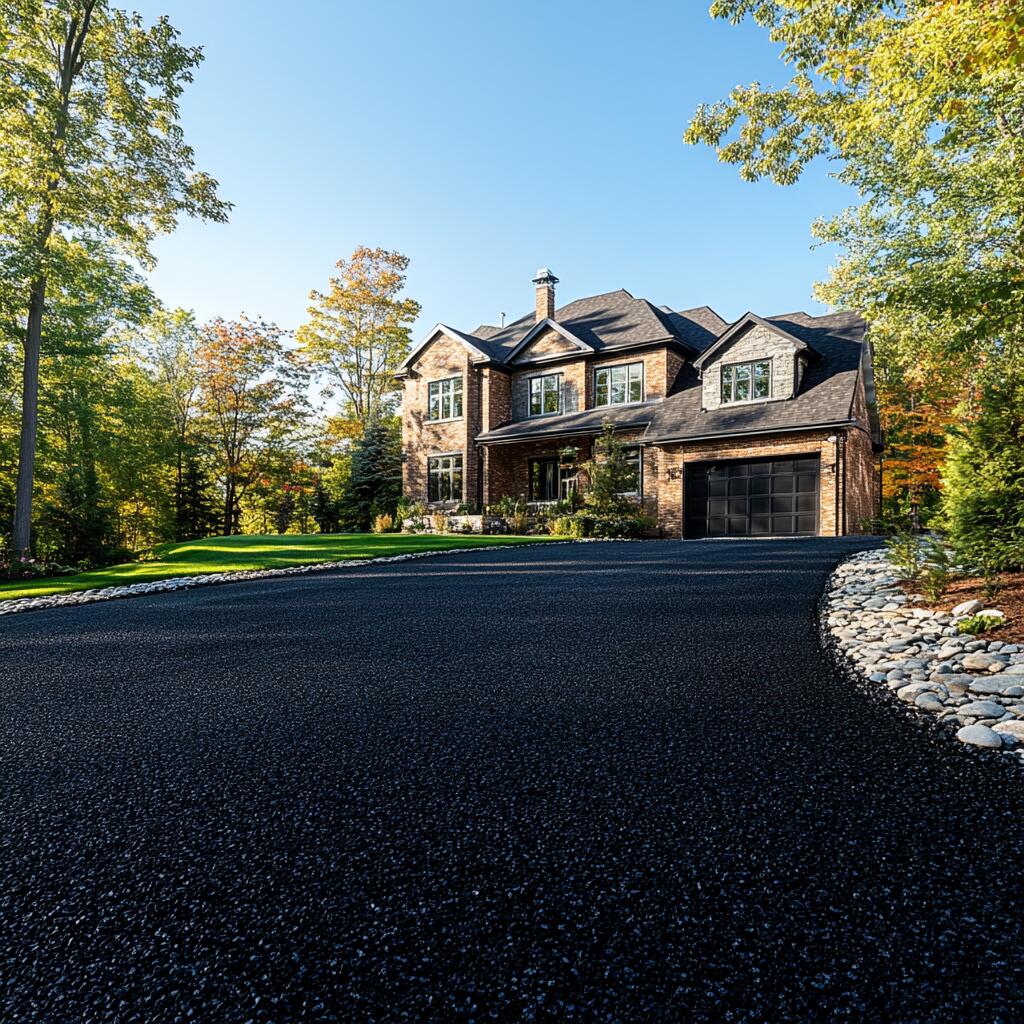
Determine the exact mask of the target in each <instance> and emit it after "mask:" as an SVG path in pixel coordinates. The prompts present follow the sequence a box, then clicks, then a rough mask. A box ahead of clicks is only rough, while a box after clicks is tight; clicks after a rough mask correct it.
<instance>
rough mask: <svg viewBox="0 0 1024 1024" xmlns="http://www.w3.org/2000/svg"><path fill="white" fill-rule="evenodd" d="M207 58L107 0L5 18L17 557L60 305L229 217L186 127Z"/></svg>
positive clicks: (1, 97) (3, 172) (1, 294)
mask: <svg viewBox="0 0 1024 1024" xmlns="http://www.w3.org/2000/svg"><path fill="white" fill-rule="evenodd" d="M201 56H202V55H201V53H200V51H199V50H198V49H196V48H193V47H185V46H182V45H181V44H180V43H179V42H178V40H177V33H176V32H175V30H174V28H173V27H172V26H171V25H170V23H169V22H168V21H167V20H166V19H164V18H161V19H160V20H159V21H157V22H156V23H155V24H154V25H151V26H148V27H147V26H146V25H144V24H143V22H142V20H141V18H140V17H139V16H138V15H134V14H126V13H125V12H123V11H120V10H117V9H115V8H112V7H110V6H109V4H108V2H107V0H10V2H8V3H5V4H4V5H3V7H2V9H0V138H2V139H3V146H2V148H0V267H2V270H0V275H2V277H0V319H2V320H3V322H4V323H5V324H6V325H7V328H8V329H9V328H10V327H11V326H12V325H16V326H17V329H18V330H19V331H20V333H21V336H22V340H23V349H24V351H23V357H24V358H23V368H22V389H21V390H22V400H21V436H20V444H19V461H18V482H17V494H16V509H15V517H14V532H13V546H14V548H15V550H16V551H18V552H21V553H26V552H27V551H28V549H29V546H30V540H31V521H32V519H31V517H32V490H33V479H34V468H35V453H36V436H37V422H38V420H37V409H38V391H39V362H40V354H41V351H42V346H43V341H44V338H46V339H49V337H50V332H49V329H48V327H47V324H48V299H50V298H51V297H52V296H54V295H58V294H61V293H63V294H64V295H66V296H67V297H69V298H70V299H72V300H73V299H74V298H75V297H79V298H82V299H85V300H87V301H91V302H92V304H93V305H95V304H96V293H95V291H94V290H92V289H91V288H90V287H89V283H90V282H92V283H93V284H95V285H96V286H98V287H99V288H100V289H101V294H109V292H110V287H109V284H108V283H107V282H109V281H111V280H113V281H124V280H125V279H126V277H131V275H130V272H129V271H128V269H127V268H128V264H127V263H126V262H125V259H126V258H127V259H128V260H132V261H134V262H136V263H138V264H140V265H142V266H148V265H150V264H152V262H153V259H152V254H151V251H150V242H151V239H152V238H153V236H154V234H156V233H157V232H161V231H169V230H171V229H172V228H173V227H174V225H175V221H176V218H177V217H178V216H179V215H181V214H188V215H194V216H199V217H204V218H207V219H210V220H224V219H225V218H226V214H227V210H228V206H227V204H225V203H224V202H222V201H221V200H220V199H218V197H217V194H216V183H215V182H214V181H213V179H211V178H210V177H208V176H207V175H205V174H202V173H199V172H197V171H196V170H195V168H194V162H193V154H192V150H191V149H190V148H189V147H188V146H187V145H186V144H185V142H184V138H183V134H182V130H181V126H180V124H179V119H178V98H179V96H180V94H181V92H182V89H183V88H184V86H185V85H186V84H187V83H188V82H189V81H190V80H191V77H192V71H193V69H194V68H195V67H196V66H197V65H198V64H199V62H200V60H201ZM136 291H137V294H138V290H136ZM90 292H91V294H90ZM65 304H66V305H73V302H67V301H66V302H65Z"/></svg>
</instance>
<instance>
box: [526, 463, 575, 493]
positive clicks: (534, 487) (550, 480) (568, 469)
mask: <svg viewBox="0 0 1024 1024" xmlns="http://www.w3.org/2000/svg"><path fill="white" fill-rule="evenodd" d="M578 482H579V470H578V469H577V468H576V466H573V465H562V464H561V460H560V459H531V460H530V501H558V500H559V499H560V498H562V499H564V498H568V497H569V496H570V495H572V494H573V493H575V491H576V488H577V486H578Z"/></svg>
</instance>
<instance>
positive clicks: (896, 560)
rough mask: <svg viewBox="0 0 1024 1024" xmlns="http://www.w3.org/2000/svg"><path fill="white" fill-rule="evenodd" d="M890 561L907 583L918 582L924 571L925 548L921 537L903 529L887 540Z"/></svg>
mask: <svg viewBox="0 0 1024 1024" xmlns="http://www.w3.org/2000/svg"><path fill="white" fill-rule="evenodd" d="M885 546H886V549H887V550H888V552H889V556H888V557H889V561H890V562H891V563H892V567H893V568H894V569H895V570H896V572H897V573H898V574H899V576H900V579H902V580H905V581H906V582H907V583H918V582H919V581H920V579H921V574H922V573H923V572H924V548H923V547H922V545H921V540H920V538H918V537H916V536H915V535H914V534H912V533H909V532H907V531H905V530H904V531H901V532H900V533H897V534H895V536H892V537H890V538H889V539H888V540H887V541H886V542H885Z"/></svg>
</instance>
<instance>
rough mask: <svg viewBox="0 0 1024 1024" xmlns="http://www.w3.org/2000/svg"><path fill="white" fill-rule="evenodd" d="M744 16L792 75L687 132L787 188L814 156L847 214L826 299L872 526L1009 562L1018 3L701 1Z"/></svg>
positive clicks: (1022, 423)
mask: <svg viewBox="0 0 1024 1024" xmlns="http://www.w3.org/2000/svg"><path fill="white" fill-rule="evenodd" d="M711 13H712V15H713V16H715V17H719V18H725V19H728V20H730V21H733V22H737V21H740V20H742V19H743V18H745V17H751V18H753V19H754V20H755V21H756V22H757V23H759V24H760V25H762V26H764V27H765V28H766V29H767V30H768V32H769V34H770V36H771V39H772V40H773V41H774V42H775V43H777V44H779V45H780V47H781V56H782V59H783V61H784V62H785V63H786V64H788V65H789V67H790V68H791V70H792V79H791V80H790V82H789V83H788V84H787V85H785V86H783V87H781V88H765V87H762V86H760V85H757V84H753V85H749V86H744V87H737V88H736V89H734V90H733V91H732V93H731V94H730V95H729V96H728V98H726V99H725V100H723V101H720V102H717V103H712V104H709V105H706V106H702V107H701V108H699V109H698V110H697V112H696V114H695V115H694V117H693V119H692V121H691V123H690V125H689V128H688V130H687V133H686V139H687V141H689V142H691V143H703V144H706V145H709V146H711V147H713V148H714V149H715V150H716V151H717V153H718V155H719V157H720V159H722V160H723V161H725V162H727V163H731V164H735V165H737V166H738V167H739V170H740V174H741V176H742V177H744V178H745V179H748V180H755V179H758V178H762V177H767V178H770V179H771V180H773V181H775V182H777V183H779V184H782V185H788V184H791V183H793V182H794V181H796V180H798V179H799V177H800V175H801V173H802V172H803V170H804V168H805V167H806V165H807V164H808V163H809V162H810V161H811V160H813V159H815V158H823V159H828V160H830V161H832V162H833V164H834V165H835V167H836V172H835V175H836V177H837V178H838V179H839V180H840V181H842V182H844V183H845V184H847V185H850V186H852V187H853V188H854V189H856V191H857V193H858V196H859V203H858V205H857V206H855V207H853V208H852V209H849V210H847V211H845V212H844V213H842V214H841V215H839V216H838V217H835V218H832V219H828V220H822V221H819V222H818V223H816V224H815V225H814V233H815V235H816V237H817V238H818V239H819V240H820V241H822V242H827V243H834V244H836V245H837V246H838V247H839V250H840V254H841V255H840V257H839V259H838V262H837V263H836V265H835V266H834V267H833V268H832V272H831V275H830V277H829V279H828V281H826V282H823V283H822V284H820V285H819V286H818V295H819V297H820V298H821V299H822V300H823V301H824V302H826V303H828V304H830V305H833V306H838V307H841V308H848V309H856V310H861V311H863V312H864V314H865V315H866V317H867V318H868V320H869V323H870V329H871V338H872V340H873V343H874V349H875V363H876V374H877V383H878V396H879V411H880V414H881V419H882V425H883V427H884V429H885V438H886V443H887V446H888V448H887V452H886V455H885V474H884V481H885V505H886V512H887V516H888V518H889V519H890V521H893V520H907V519H911V518H919V519H920V520H922V521H924V522H926V523H931V524H932V525H936V526H940V527H943V528H945V529H947V530H948V531H949V532H950V535H951V536H952V538H953V539H954V540H955V541H957V543H958V544H959V546H960V547H961V549H962V550H963V551H964V552H965V553H968V554H971V553H973V554H972V555H971V556H972V557H974V558H976V559H978V560H988V561H990V562H992V563H993V564H999V565H1002V566H1016V565H1021V564H1024V8H1022V7H1021V5H1020V3H1019V2H1018V0H908V2H903V0H900V2H893V0H853V2H851V3H844V4H834V3H825V2H822V3H818V2H813V0H812V2H808V0H715V2H714V3H713V4H712V7H711Z"/></svg>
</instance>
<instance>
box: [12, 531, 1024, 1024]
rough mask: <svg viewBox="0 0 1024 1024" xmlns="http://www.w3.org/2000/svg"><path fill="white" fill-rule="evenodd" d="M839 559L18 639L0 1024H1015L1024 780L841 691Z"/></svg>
mask: <svg viewBox="0 0 1024 1024" xmlns="http://www.w3.org/2000/svg"><path fill="white" fill-rule="evenodd" d="M860 546H862V544H861V545H860ZM857 547H858V542H855V541H829V540H799V541H777V542H702V543H691V544H682V543H670V542H665V543H658V544H653V543H652V544H625V543H623V544H618V543H612V544H593V545H580V546H575V547H561V546H560V547H552V548H544V547H537V548H529V549H519V550H508V551H499V552H487V553H478V554H473V555H457V556H445V557H442V558H437V559H428V560H423V561H418V562H410V563H404V564H395V565H385V566H378V567H372V568H370V567H368V568H366V569H365V570H350V571H345V572H339V573H335V574H328V575H324V576H315V577H301V578H290V579H289V578H286V579H280V580H270V581H261V582H258V583H251V584H237V585H233V586H228V587H223V588H209V589H205V590H197V591H193V592H188V593H178V594H170V595H166V596H157V597H152V598H147V599H141V600H133V601H123V602H112V603H107V604H97V605H88V606H84V607H80V608H70V609H56V610H53V611H46V612H37V613H31V614H27V615H21V616H12V617H10V618H8V619H6V620H4V621H2V622H0V694H2V707H3V714H2V717H0V1019H2V1020H4V1021H11V1022H25V1021H33V1022H35V1021H40V1022H42V1021H46V1022H48V1024H52V1022H59V1024H70V1022H101V1021H102V1022H115V1021H116V1022H119V1024H120V1022H135V1021H137V1022H144V1024H163V1022H172V1021H194V1022H203V1024H214V1022H220V1021H224V1022H232V1024H245V1022H249V1021H251V1022H275V1024H284V1022H291V1021H342V1022H355V1021H360V1022H361V1021H373V1022H375V1024H386V1022H391V1021H408V1022H420V1021H423V1022H448V1021H459V1022H467V1024H468V1022H475V1024H483V1022H485V1021H559V1022H564V1021H580V1022H583V1021H586V1022H591V1021H594V1022H598V1021H600V1022H609V1024H611V1022H620V1021H623V1022H634V1021H635V1022H643V1024H651V1022H666V1024H668V1022H672V1024H675V1022H682V1021H688V1020H714V1021H737V1022H738V1021H771V1022H773V1024H776V1022H782V1021H832V1020H835V1021H892V1022H908V1024H909V1022H915V1024H917V1022H930V1021H936V1022H938V1021H972V1022H975V1021H976V1022H986V1024H994V1022H999V1021H1006V1022H1010V1021H1016V1020H1021V1019H1022V1017H1024V1003H1022V995H1024V959H1022V957H1021V955H1020V950H1021V941H1022V927H1024V926H1022V922H1024V885H1022V884H1021V881H1020V870H1021V866H1022V865H1024V783H1022V776H1021V773H1020V772H1019V771H1014V770H1012V769H1010V768H1006V767H1004V766H1003V765H1002V763H1001V762H999V761H996V760H992V759H987V758H984V757H978V756H976V755H974V754H973V753H972V752H969V751H965V750H962V749H960V748H959V746H958V745H953V744H950V743H949V742H948V741H947V740H943V739H942V738H940V737H937V736H936V735H934V734H933V733H932V732H930V731H929V729H928V728H927V727H925V726H919V725H917V724H915V722H914V721H913V720H912V719H911V718H910V717H909V716H908V715H907V714H906V713H905V712H904V711H903V710H902V709H900V708H897V707H895V706H894V705H893V704H892V703H889V702H887V701H886V700H885V699H884V698H883V696H882V695H877V694H874V693H871V692H869V691H867V690H864V689H860V688H858V687H856V686H854V685H853V684H851V683H850V682H848V681H847V680H846V679H845V678H843V677H842V676H840V675H838V674H836V673H835V672H834V670H833V668H832V666H831V663H830V662H829V660H828V658H827V656H826V655H825V654H824V653H823V652H822V651H821V649H820V647H819V643H818V636H817V632H816V625H815V606H816V602H817V600H818V597H819V595H820V593H821V590H822V587H823V586H824V583H825V580H826V577H827V575H828V572H829V571H830V569H831V568H832V566H833V565H834V564H835V563H836V562H837V560H838V559H839V558H840V557H841V556H842V555H843V554H844V553H846V552H849V551H852V550H854V549H855V548H857Z"/></svg>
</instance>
